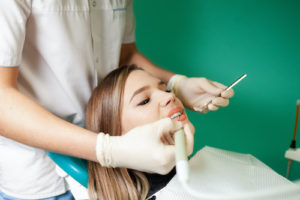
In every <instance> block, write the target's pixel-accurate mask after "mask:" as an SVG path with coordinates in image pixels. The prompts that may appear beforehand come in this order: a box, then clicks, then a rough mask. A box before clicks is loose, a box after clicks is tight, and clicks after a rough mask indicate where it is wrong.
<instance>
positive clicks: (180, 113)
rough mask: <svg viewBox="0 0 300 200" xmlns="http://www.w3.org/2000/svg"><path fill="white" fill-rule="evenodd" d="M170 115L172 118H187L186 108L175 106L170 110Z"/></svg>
mask: <svg viewBox="0 0 300 200" xmlns="http://www.w3.org/2000/svg"><path fill="white" fill-rule="evenodd" d="M168 117H169V118H171V119H172V120H176V121H184V120H186V115H185V113H184V109H183V108H181V107H178V106H177V107H175V108H173V109H172V110H171V111H170V112H169V114H168Z"/></svg>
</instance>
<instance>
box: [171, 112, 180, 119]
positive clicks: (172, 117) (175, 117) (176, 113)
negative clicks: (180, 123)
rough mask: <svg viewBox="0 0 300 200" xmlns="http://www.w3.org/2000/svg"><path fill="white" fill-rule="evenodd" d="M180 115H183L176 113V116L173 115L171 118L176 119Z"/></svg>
mask: <svg viewBox="0 0 300 200" xmlns="http://www.w3.org/2000/svg"><path fill="white" fill-rule="evenodd" d="M180 115H181V113H180V112H178V113H175V114H173V115H172V116H171V119H175V118H176V117H179V116H180Z"/></svg>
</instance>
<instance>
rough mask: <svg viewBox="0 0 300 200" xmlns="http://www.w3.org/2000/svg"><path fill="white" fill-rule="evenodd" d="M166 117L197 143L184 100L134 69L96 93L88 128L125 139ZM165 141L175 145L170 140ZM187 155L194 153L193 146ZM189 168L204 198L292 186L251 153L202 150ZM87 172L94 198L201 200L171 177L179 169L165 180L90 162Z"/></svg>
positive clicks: (118, 75) (104, 83)
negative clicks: (171, 119)
mask: <svg viewBox="0 0 300 200" xmlns="http://www.w3.org/2000/svg"><path fill="white" fill-rule="evenodd" d="M162 118H174V119H173V120H179V121H181V122H182V123H184V124H185V134H186V140H187V142H189V143H191V142H192V143H193V134H194V127H193V125H192V124H191V123H190V121H189V120H188V117H187V115H186V113H185V110H184V107H183V105H182V103H181V101H180V100H179V99H178V98H176V97H175V95H174V94H173V93H170V92H169V91H167V89H166V84H165V83H163V82H161V81H160V80H159V79H157V78H154V77H153V76H151V75H150V74H148V73H147V72H145V71H143V70H142V69H140V68H138V67H136V66H134V65H132V66H123V67H120V68H118V69H116V70H114V71H112V72H111V73H110V74H109V75H107V76H106V78H104V79H103V81H102V82H100V84H99V85H98V87H97V88H96V89H95V90H94V91H93V94H92V96H91V98H90V100H89V103H88V107H87V112H86V126H87V128H88V129H90V130H92V131H94V132H98V133H99V132H103V133H109V134H111V135H122V134H125V133H126V132H127V131H129V130H130V129H133V128H135V127H137V126H140V125H144V124H147V123H150V122H154V121H157V120H160V119H162ZM161 140H162V142H164V143H166V144H174V141H173V138H172V137H170V136H169V137H165V138H161ZM136 145H143V144H136ZM172 147H174V146H172ZM172 147H170V148H172ZM149 151H151V149H149ZM187 151H188V154H191V153H192V147H191V149H187ZM128 156H131V155H128ZM189 165H190V172H191V173H190V174H191V175H190V181H189V184H190V186H191V187H193V188H194V190H196V191H198V192H200V193H212V194H221V195H224V194H232V193H240V192H247V191H254V190H267V189H269V188H272V187H275V186H279V185H280V186H282V185H293V184H292V183H291V182H290V181H288V180H287V179H285V178H284V177H282V176H280V175H279V174H277V173H276V172H274V171H273V170H272V169H270V168H269V167H268V166H266V165H265V164H264V163H262V162H260V161H259V160H258V159H256V158H255V157H253V156H252V155H249V154H239V153H234V152H230V151H225V150H220V149H216V148H211V147H204V148H203V149H201V150H200V151H198V152H197V153H196V154H195V155H194V156H193V158H191V160H190V161H189ZM88 171H89V196H90V199H97V198H98V199H110V200H111V199H115V200H119V199H122V200H138V199H146V198H147V197H150V196H151V195H152V194H154V193H155V192H157V191H159V190H160V192H159V194H156V197H157V198H158V199H163V200H165V199H172V200H177V199H178V200H181V199H185V200H187V199H188V200H191V199H197V198H194V197H193V196H191V195H190V194H188V193H187V192H186V191H185V190H184V189H183V188H182V185H181V184H180V183H179V182H178V180H177V178H173V176H174V175H175V173H176V172H175V169H173V170H172V171H171V172H170V173H168V174H166V175H158V174H148V173H144V172H139V171H136V170H132V169H125V168H106V167H102V166H101V165H100V164H98V163H95V162H91V161H89V163H88ZM167 184H168V185H167ZM166 185H167V186H166ZM164 186H166V187H164ZM162 188H163V189H162ZM298 197H299V196H297V198H298ZM271 199H276V198H275V197H272V198H271ZM278 199H280V198H278Z"/></svg>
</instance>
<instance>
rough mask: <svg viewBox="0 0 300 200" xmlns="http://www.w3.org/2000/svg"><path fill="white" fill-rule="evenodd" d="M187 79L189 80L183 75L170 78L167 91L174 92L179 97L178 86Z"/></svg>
mask: <svg viewBox="0 0 300 200" xmlns="http://www.w3.org/2000/svg"><path fill="white" fill-rule="evenodd" d="M186 78H187V77H186V76H184V75H181V74H175V75H173V76H172V77H171V78H170V80H169V81H168V84H167V90H169V91H171V92H173V93H174V94H175V95H176V96H177V95H178V85H179V83H180V82H181V81H182V80H183V79H186Z"/></svg>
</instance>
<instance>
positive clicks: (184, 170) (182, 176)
mask: <svg viewBox="0 0 300 200" xmlns="http://www.w3.org/2000/svg"><path fill="white" fill-rule="evenodd" d="M174 138H175V149H176V173H177V175H178V178H179V181H181V182H187V181H188V179H189V163H188V157H187V152H186V144H185V137H184V131H183V129H180V130H178V131H176V132H175V135H174Z"/></svg>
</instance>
